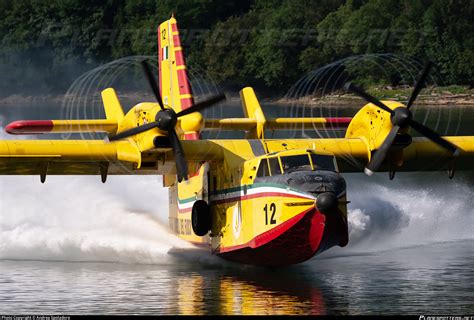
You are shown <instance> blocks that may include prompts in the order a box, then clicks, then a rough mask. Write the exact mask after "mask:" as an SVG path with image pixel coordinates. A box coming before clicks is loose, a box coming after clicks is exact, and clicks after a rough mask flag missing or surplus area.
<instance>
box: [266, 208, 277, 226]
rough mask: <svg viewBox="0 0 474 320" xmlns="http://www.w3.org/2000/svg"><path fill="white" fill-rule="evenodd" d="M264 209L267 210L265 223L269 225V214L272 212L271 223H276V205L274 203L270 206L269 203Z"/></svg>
mask: <svg viewBox="0 0 474 320" xmlns="http://www.w3.org/2000/svg"><path fill="white" fill-rule="evenodd" d="M263 211H265V224H266V225H268V214H269V213H271V216H270V224H276V223H277V222H276V220H275V212H276V205H275V204H274V203H271V204H270V208H268V204H266V205H265V207H264V208H263Z"/></svg>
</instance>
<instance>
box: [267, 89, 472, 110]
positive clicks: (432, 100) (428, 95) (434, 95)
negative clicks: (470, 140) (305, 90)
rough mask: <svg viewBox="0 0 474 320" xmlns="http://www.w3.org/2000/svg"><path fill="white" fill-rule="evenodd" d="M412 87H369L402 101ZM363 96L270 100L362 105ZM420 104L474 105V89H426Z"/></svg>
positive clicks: (379, 95)
mask: <svg viewBox="0 0 474 320" xmlns="http://www.w3.org/2000/svg"><path fill="white" fill-rule="evenodd" d="M412 90H413V89H412V88H410V87H398V88H392V87H374V88H370V89H368V90H367V91H368V93H370V94H371V95H373V96H374V97H377V98H378V99H380V100H396V101H400V102H402V103H403V102H406V101H408V99H409V97H410V95H411V93H412ZM361 100H362V99H361V98H360V97H358V96H355V95H353V94H347V93H342V92H339V93H334V94H329V95H323V96H304V97H300V98H290V99H289V98H287V97H283V98H280V99H275V100H271V99H270V100H269V102H271V103H274V104H282V105H288V104H301V105H307V106H313V105H314V106H320V105H347V106H353V105H360V104H361ZM415 103H416V104H418V105H437V106H440V105H460V106H473V107H474V89H469V88H466V87H460V86H450V87H434V88H427V89H424V90H423V91H422V92H421V93H420V94H419V95H418V97H417V99H416V102H415Z"/></svg>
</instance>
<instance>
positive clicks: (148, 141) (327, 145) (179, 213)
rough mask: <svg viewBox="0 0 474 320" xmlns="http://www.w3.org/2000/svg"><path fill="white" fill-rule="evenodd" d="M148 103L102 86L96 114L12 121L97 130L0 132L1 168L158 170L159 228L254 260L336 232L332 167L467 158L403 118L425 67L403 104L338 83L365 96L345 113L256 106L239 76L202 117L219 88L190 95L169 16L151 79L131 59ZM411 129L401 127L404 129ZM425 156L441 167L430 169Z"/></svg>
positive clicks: (468, 151)
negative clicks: (233, 112) (217, 107)
mask: <svg viewBox="0 0 474 320" xmlns="http://www.w3.org/2000/svg"><path fill="white" fill-rule="evenodd" d="M143 66H144V70H145V75H146V77H147V79H148V82H149V83H150V86H151V88H152V89H153V91H154V94H155V96H156V100H157V101H155V102H143V103H139V104H137V105H135V106H134V107H133V108H132V109H131V110H130V111H129V112H128V113H127V114H124V112H123V110H122V107H121V105H120V101H119V99H118V97H117V95H116V93H115V91H114V89H112V88H108V89H105V90H104V91H102V99H103V104H104V108H105V113H106V119H92V120H48V121H44V120H41V121H40V120H24V121H15V122H13V123H10V124H9V125H8V126H7V127H6V131H7V132H8V133H10V134H38V133H46V132H48V133H60V132H105V133H107V134H108V141H104V140H59V139H58V140H4V141H0V173H1V174H8V175H13V174H17V175H39V176H40V180H41V182H44V181H45V179H46V176H47V175H84V174H89V175H90V174H92V175H95V174H97V175H98V176H99V175H100V177H101V179H102V181H103V182H105V181H106V179H107V176H108V175H120V174H148V175H151V174H152V175H163V184H164V186H166V187H169V204H170V212H169V222H170V229H171V230H172V231H173V232H174V233H176V234H177V235H178V236H179V237H181V238H183V239H185V240H188V241H190V242H192V243H195V244H198V245H203V246H208V247H209V248H210V250H211V251H212V252H213V253H215V254H217V255H219V256H221V257H223V258H226V259H229V260H233V261H237V262H241V263H247V264H255V265H264V266H282V265H289V264H295V263H300V262H303V261H305V260H307V259H309V258H311V257H313V256H314V255H316V254H318V253H321V252H323V251H325V250H327V249H328V248H331V247H333V246H336V245H338V246H345V245H346V244H347V243H348V229H347V203H348V200H347V194H346V183H345V181H344V178H343V177H342V176H341V173H342V172H360V171H361V167H360V164H364V165H366V168H365V172H366V173H367V174H369V175H370V174H372V173H373V172H376V171H387V172H389V176H390V178H393V176H394V174H395V172H396V171H426V170H440V169H443V170H444V169H445V170H447V171H448V176H449V178H452V177H453V174H454V170H455V169H456V170H468V169H471V170H472V169H474V136H450V137H446V136H445V137H441V136H440V135H439V134H437V133H436V132H434V131H433V130H431V129H429V128H427V127H426V126H425V125H423V124H421V123H420V122H418V121H416V120H414V119H413V117H412V112H411V108H412V106H413V102H414V101H415V99H416V97H417V95H418V93H419V92H420V90H421V88H422V87H423V85H424V82H425V79H426V77H427V74H428V72H429V69H430V66H431V65H430V64H427V65H426V66H425V68H424V70H423V71H422V73H421V74H420V76H419V77H418V80H417V82H416V83H415V87H414V90H413V93H412V95H411V97H410V99H409V101H408V102H407V104H406V105H404V104H402V103H399V102H396V101H379V100H377V99H376V98H374V97H372V96H370V95H369V94H367V93H366V92H364V91H363V90H362V89H361V88H359V87H357V86H355V85H353V84H351V83H348V84H347V85H346V89H347V90H349V91H351V92H353V93H356V94H358V95H359V96H361V97H362V98H364V99H365V100H366V101H367V102H368V104H366V105H365V106H363V107H362V109H360V111H359V112H358V113H357V114H356V115H355V116H354V117H353V118H276V119H268V118H266V117H265V115H264V113H263V112H262V109H261V107H260V104H259V101H258V100H257V97H256V95H255V93H254V90H253V89H252V88H250V87H247V88H244V89H242V90H241V91H240V98H241V102H242V106H243V110H244V114H245V118H228V119H203V117H202V115H201V114H200V113H199V111H202V110H204V109H205V108H208V107H209V106H211V105H213V104H216V103H218V102H220V101H222V100H223V99H225V96H224V95H223V94H220V95H217V96H214V97H211V98H210V99H208V100H205V101H203V102H199V103H194V100H193V96H192V91H191V86H190V82H189V80H188V76H187V71H186V64H185V59H184V54H183V51H182V47H181V44H180V37H179V32H178V27H177V23H176V20H175V19H174V17H172V18H171V19H170V20H168V21H165V22H164V23H162V24H161V25H160V26H159V28H158V70H159V77H158V79H159V84H157V83H156V82H155V78H154V76H153V74H152V72H151V71H150V69H149V68H148V66H147V64H146V62H143ZM292 125H298V126H300V127H305V128H326V129H332V128H336V127H337V128H343V129H346V133H345V137H344V138H322V139H266V138H265V135H264V134H265V130H279V129H285V128H286V129H288V128H289V127H290V126H292ZM412 129H413V130H415V131H417V132H418V133H420V134H421V135H422V136H423V137H411V135H410V130H412ZM202 130H240V131H245V132H246V138H245V139H232V140H202V139H200V137H201V131H202ZM432 159H437V161H436V162H437V163H438V164H442V167H439V166H438V167H436V168H430V167H429V165H428V164H427V163H430V161H432Z"/></svg>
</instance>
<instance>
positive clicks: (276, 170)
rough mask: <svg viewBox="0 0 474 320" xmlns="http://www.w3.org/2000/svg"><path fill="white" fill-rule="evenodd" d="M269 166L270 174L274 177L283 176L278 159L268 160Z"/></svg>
mask: <svg viewBox="0 0 474 320" xmlns="http://www.w3.org/2000/svg"><path fill="white" fill-rule="evenodd" d="M268 164H269V165H270V172H271V174H272V176H274V175H276V174H281V169H280V163H279V162H278V158H268Z"/></svg>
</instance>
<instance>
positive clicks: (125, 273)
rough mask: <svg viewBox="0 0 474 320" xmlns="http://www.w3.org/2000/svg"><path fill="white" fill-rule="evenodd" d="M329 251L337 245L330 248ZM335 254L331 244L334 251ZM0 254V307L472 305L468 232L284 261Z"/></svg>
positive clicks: (207, 309)
mask: <svg viewBox="0 0 474 320" xmlns="http://www.w3.org/2000/svg"><path fill="white" fill-rule="evenodd" d="M335 250H337V249H335ZM336 253H337V251H336ZM173 261H174V262H173V263H172V264H171V265H170V264H167V265H127V264H115V263H92V262H91V263H71V262H38V261H0V283H1V286H0V301H2V303H1V304H0V313H73V314H94V313H95V314H97V313H98V314H125V313H126V314H186V315H194V314H197V315H202V314H301V315H306V314H312V315H319V314H429V313H437V314H440V313H442V314H469V313H470V314H472V313H473V312H474V305H473V303H472V298H473V289H474V241H472V240H463V241H453V242H445V243H437V244H431V245H425V246H419V247H411V248H405V249H396V250H391V251H385V252H379V253H367V254H360V255H351V254H348V253H346V254H344V255H340V256H329V257H319V258H314V259H312V260H310V261H309V262H307V263H304V264H302V265H298V266H293V267H289V268H284V269H262V268H254V267H250V266H241V265H234V264H231V263H226V262H223V261H220V260H219V262H217V263H216V261H214V262H213V263H212V264H207V263H204V264H203V263H196V262H195V261H188V260H187V259H186V254H182V255H181V256H180V257H179V258H178V259H177V260H173Z"/></svg>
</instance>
